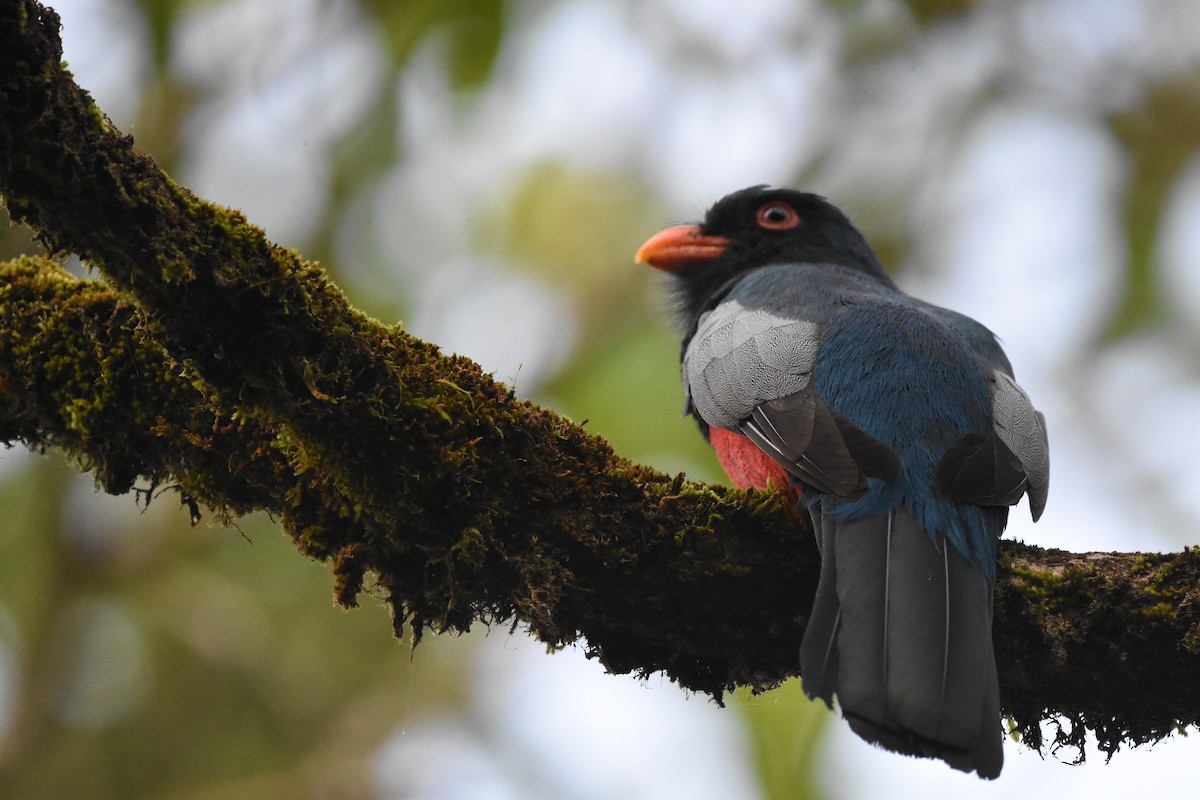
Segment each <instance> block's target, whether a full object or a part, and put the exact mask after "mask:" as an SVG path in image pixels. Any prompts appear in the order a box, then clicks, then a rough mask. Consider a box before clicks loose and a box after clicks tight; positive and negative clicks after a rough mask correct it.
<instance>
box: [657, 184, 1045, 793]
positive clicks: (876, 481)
mask: <svg viewBox="0 0 1200 800" xmlns="http://www.w3.org/2000/svg"><path fill="white" fill-rule="evenodd" d="M635 260H636V261H637V262H638V263H642V264H646V265H649V266H651V267H655V268H657V269H658V270H661V271H663V272H665V273H667V274H668V275H669V276H670V279H669V280H668V285H669V291H670V293H671V295H672V297H673V300H674V304H675V307H676V311H677V317H678V319H679V322H680V323H681V325H680V327H681V328H682V329H683V331H684V337H683V345H682V351H681V357H680V365H681V372H682V377H683V383H684V393H685V396H686V406H685V413H686V414H690V415H691V416H692V417H694V418H695V420H696V422H697V424H698V425H699V427H700V430H701V432H702V433H703V434H704V435H705V437H706V438H707V439H708V441H709V443H710V444H711V445H712V447H713V449H714V450H715V451H716V455H717V458H718V460H719V461H720V463H721V465H722V467H723V468H724V469H725V471H726V473H727V474H728V475H729V478H730V480H731V481H732V482H733V483H734V485H736V486H738V487H739V488H743V489H745V488H750V487H757V488H772V487H773V488H775V489H776V490H779V491H783V492H785V493H789V494H790V495H791V496H792V497H794V498H796V502H797V504H798V507H799V508H800V509H801V513H803V512H807V514H808V516H809V518H810V519H811V522H812V529H813V532H814V534H815V536H816V539H817V548H818V550H819V552H820V556H821V568H820V577H819V580H818V585H817V587H816V590H815V596H814V600H813V604H812V611H811V613H810V615H809V617H808V621H807V625H806V626H805V631H804V635H803V637H802V639H801V645H800V660H799V667H800V670H799V671H800V676H801V682H802V686H803V689H804V692H805V693H806V694H807V695H808V696H809V697H810V698H814V699H817V698H819V699H820V700H822V701H824V703H825V705H826V706H828V707H829V708H831V709H832V708H833V707H834V699H835V697H836V700H837V705H838V707H839V708H840V711H841V714H842V716H843V717H844V718H845V719H846V720H847V722H848V723H849V726H850V728H851V730H853V731H854V732H855V733H856V734H858V736H860V737H861V738H863V739H865V740H866V741H868V742H871V743H873V744H875V745H877V746H881V747H883V748H885V749H887V750H891V751H895V752H898V753H902V754H906V755H910V756H916V757H923V758H937V759H941V760H942V761H944V762H946V763H947V764H949V766H951V767H953V768H954V769H957V770H961V771H963V772H967V773H970V772H974V773H976V774H977V775H978V776H979V777H980V778H986V779H994V778H996V777H998V776H999V774H1000V771H1001V768H1002V766H1003V761H1004V756H1003V748H1002V744H1003V738H1004V730H1003V724H1002V720H1001V716H1000V692H999V682H998V678H997V672H996V663H995V656H994V650H993V644H992V614H993V599H992V595H993V590H994V586H995V580H996V560H997V549H998V542H999V539H1000V537H1001V535H1002V534H1003V531H1004V527H1005V525H1006V524H1007V521H1008V508H1009V506H1012V505H1015V504H1017V503H1018V501H1019V500H1020V499H1021V498H1022V497H1023V496H1024V497H1027V498H1028V503H1029V509H1030V513H1031V515H1032V517H1033V519H1034V521H1035V522H1036V521H1037V520H1038V519H1039V518H1040V517H1041V515H1042V512H1043V510H1044V509H1045V505H1046V495H1047V491H1048V487H1049V478H1050V459H1049V444H1048V439H1047V435H1046V420H1045V417H1044V416H1043V415H1042V414H1041V412H1039V411H1037V410H1036V409H1035V408H1034V407H1033V404H1032V402H1031V401H1030V399H1029V396H1028V395H1027V394H1026V393H1025V391H1024V390H1023V389H1022V388H1021V387H1020V386H1019V385H1018V384H1017V382H1016V380H1015V379H1014V377H1013V369H1012V365H1011V364H1010V363H1009V359H1008V357H1007V356H1006V355H1005V353H1004V351H1003V349H1002V348H1001V345H1000V343H999V341H998V339H997V337H996V336H995V335H994V334H993V333H992V332H991V331H990V330H988V329H987V328H986V327H984V326H983V325H982V324H980V323H978V322H976V321H975V320H973V319H971V318H969V317H967V316H965V315H963V314H959V313H956V312H954V311H951V310H948V309H945V308H941V307H939V306H936V305H933V304H930V303H927V302H924V301H921V300H919V299H917V298H914V297H912V296H910V295H908V294H906V293H904V292H903V291H902V290H901V289H900V288H899V287H898V286H897V284H896V283H895V282H894V281H893V280H892V278H891V277H890V276H889V275H888V273H887V272H886V271H885V270H884V268H883V266H882V265H881V264H880V262H879V259H878V258H877V257H876V255H875V253H874V251H873V250H872V249H871V247H870V245H869V244H868V243H867V240H866V238H865V237H864V236H863V234H862V233H861V232H860V231H859V230H858V229H857V228H856V227H855V226H854V224H853V223H852V222H851V221H850V219H849V218H848V217H847V216H846V215H845V214H843V213H842V212H841V211H840V210H839V209H838V208H836V207H835V206H834V205H833V204H831V203H830V202H828V201H827V200H825V199H824V198H823V197H821V196H819V195H816V194H811V193H807V192H801V191H797V190H793V189H788V188H772V187H769V186H752V187H750V188H747V189H742V190H739V191H735V192H733V193H731V194H729V195H727V196H725V197H724V198H722V199H720V200H719V201H717V202H716V203H715V204H713V205H712V207H711V208H709V209H708V211H707V212H706V213H705V215H704V218H703V220H702V221H700V222H698V223H696V224H687V225H676V226H672V227H669V228H667V229H665V230H663V231H661V232H659V233H658V234H655V235H654V236H652V237H651V238H650V239H648V240H647V241H646V242H645V243H644V244H643V245H642V246H641V248H639V249H638V251H637V253H636V256H635Z"/></svg>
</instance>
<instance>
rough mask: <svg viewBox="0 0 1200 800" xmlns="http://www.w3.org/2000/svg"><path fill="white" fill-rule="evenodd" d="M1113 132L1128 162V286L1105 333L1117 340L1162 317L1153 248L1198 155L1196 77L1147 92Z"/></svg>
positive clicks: (1199, 77)
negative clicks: (1182, 178)
mask: <svg viewBox="0 0 1200 800" xmlns="http://www.w3.org/2000/svg"><path fill="white" fill-rule="evenodd" d="M1112 129H1113V131H1114V132H1115V133H1116V135H1117V136H1118V137H1119V138H1120V139H1121V142H1122V143H1123V144H1124V145H1125V148H1126V149H1127V151H1128V153H1129V161H1130V174H1129V182H1128V185H1127V187H1126V190H1125V210H1124V217H1125V230H1126V234H1127V239H1128V242H1129V260H1128V266H1127V268H1126V269H1127V272H1126V284H1125V291H1124V292H1123V294H1122V304H1121V308H1120V309H1119V310H1118V312H1117V313H1116V315H1114V317H1113V321H1112V324H1111V326H1110V327H1109V330H1108V332H1107V335H1108V337H1109V338H1112V339H1117V338H1121V337H1123V336H1126V335H1128V334H1129V333H1131V332H1132V331H1134V330H1136V329H1138V328H1140V327H1142V326H1144V325H1147V324H1149V323H1151V322H1153V321H1154V320H1155V319H1156V318H1157V317H1158V316H1159V315H1160V314H1161V312H1162V296H1161V290H1160V288H1159V285H1158V276H1157V271H1156V265H1155V248H1156V245H1157V242H1158V234H1159V228H1160V225H1161V221H1162V217H1163V212H1164V211H1165V210H1166V206H1167V201H1168V200H1169V198H1170V195H1171V191H1172V190H1173V189H1174V188H1175V182H1176V180H1177V179H1178V178H1179V173H1180V170H1181V169H1182V168H1183V166H1184V165H1185V164H1186V163H1187V162H1188V161H1189V160H1190V159H1191V158H1193V157H1194V156H1195V155H1196V154H1197V152H1200V72H1192V73H1190V74H1186V75H1183V76H1181V77H1179V78H1177V79H1176V80H1174V81H1172V82H1171V83H1167V84H1164V85H1162V86H1159V87H1157V88H1155V89H1154V90H1153V91H1151V92H1149V93H1147V94H1146V95H1145V96H1144V97H1143V99H1142V102H1141V104H1140V105H1139V106H1138V107H1137V108H1135V109H1133V110H1132V111H1129V112H1127V113H1125V114H1121V115H1119V116H1117V117H1114V118H1113V120H1112Z"/></svg>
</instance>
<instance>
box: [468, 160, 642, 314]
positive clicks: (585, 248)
mask: <svg viewBox="0 0 1200 800" xmlns="http://www.w3.org/2000/svg"><path fill="white" fill-rule="evenodd" d="M665 218H666V213H665V212H664V211H663V210H662V209H661V208H660V207H659V206H658V204H657V203H656V202H654V201H653V200H652V199H651V195H650V193H649V192H648V191H647V190H646V189H645V187H644V186H643V185H642V184H641V183H640V182H639V181H637V180H636V179H634V178H633V177H631V176H628V175H621V174H614V173H612V172H591V171H587V170H583V169H579V168H577V167H567V166H565V165H562V164H559V163H556V162H542V163H540V164H536V165H534V166H533V167H531V168H530V169H529V170H527V171H526V172H525V173H524V174H523V175H522V176H521V177H520V178H518V180H517V181H516V184H515V185H514V187H513V189H512V193H511V194H510V196H509V199H508V202H507V205H506V206H505V209H504V216H503V217H502V218H501V219H500V220H497V221H496V222H495V223H494V224H493V225H492V226H487V227H485V228H484V230H483V231H481V233H482V237H481V238H482V239H483V246H484V247H489V246H493V247H494V246H495V245H494V244H493V243H500V249H501V251H502V252H501V255H503V256H506V257H508V258H511V259H513V260H515V261H517V262H519V263H521V264H522V265H523V266H528V267H530V268H532V270H533V271H534V272H536V273H537V274H538V275H540V276H542V277H544V278H546V279H548V280H551V281H553V282H555V283H558V284H565V285H568V286H570V287H573V288H582V289H583V291H585V292H588V293H590V292H592V291H597V290H600V291H603V287H604V286H609V287H620V286H622V285H623V284H624V283H626V282H625V281H622V280H620V276H621V272H622V271H626V274H630V275H632V274H633V273H634V269H635V267H634V264H633V254H634V252H636V250H637V247H638V245H640V244H641V243H642V241H643V240H644V239H645V238H646V237H647V236H648V235H649V234H651V233H653V232H654V230H656V229H657V228H658V227H661V226H662V225H661V223H663V222H665ZM614 273H615V274H616V279H614Z"/></svg>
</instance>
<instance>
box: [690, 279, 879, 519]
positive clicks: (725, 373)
mask: <svg viewBox="0 0 1200 800" xmlns="http://www.w3.org/2000/svg"><path fill="white" fill-rule="evenodd" d="M823 329H824V326H822V325H820V324H818V323H816V322H813V321H811V320H804V319H795V318H791V317H786V316H782V315H779V314H776V313H772V312H771V311H769V310H766V309H763V308H747V307H745V306H743V305H742V304H741V303H739V302H738V301H737V300H736V299H730V300H727V301H725V302H724V303H721V304H720V305H718V306H717V307H716V308H714V309H712V310H711V311H709V312H707V313H705V314H704V315H703V316H702V317H701V318H700V320H699V323H698V324H697V327H696V333H695V334H694V335H693V337H692V339H691V341H690V342H689V343H688V346H687V349H686V350H685V351H684V358H683V374H684V383H685V385H686V386H687V391H688V402H689V404H690V407H691V408H692V409H694V410H695V411H696V413H698V414H699V415H700V417H701V419H703V420H704V421H705V422H706V423H708V424H709V425H711V426H713V427H717V428H727V429H729V430H737V431H740V432H741V433H743V434H744V435H745V436H746V437H747V438H749V439H750V440H751V441H753V442H754V443H755V444H757V445H758V446H759V447H760V448H762V450H763V451H764V452H766V453H767V454H768V455H769V456H771V457H772V458H774V459H775V460H776V461H778V462H779V463H780V464H782V465H783V466H784V468H785V469H787V470H788V472H789V473H791V474H792V475H794V476H795V477H796V478H798V479H799V480H800V481H801V482H802V483H804V484H806V485H808V486H810V487H812V488H813V489H816V490H818V491H821V492H824V493H826V494H829V495H832V496H834V497H838V498H849V497H854V496H857V495H861V494H862V493H864V492H866V490H867V488H868V486H867V477H868V476H872V477H883V478H887V479H889V480H894V479H895V478H897V477H898V476H899V474H900V463H899V459H898V458H897V457H896V455H895V454H894V453H893V452H892V451H891V450H890V449H888V448H887V447H885V446H884V445H883V444H881V443H880V442H879V441H877V440H876V439H875V438H873V437H872V436H870V435H869V434H867V433H865V432H864V431H862V430H861V429H859V428H858V427H856V426H855V425H854V424H852V423H851V422H850V421H849V420H847V419H845V418H844V417H842V416H840V415H839V414H837V413H836V412H834V411H833V410H832V409H830V408H829V407H828V406H826V405H825V403H824V402H823V401H822V400H821V398H820V397H819V396H818V395H817V394H816V392H815V391H814V390H813V387H812V385H811V381H812V371H813V368H814V366H815V364H816V360H817V351H818V350H819V349H820V344H821V334H822V332H823Z"/></svg>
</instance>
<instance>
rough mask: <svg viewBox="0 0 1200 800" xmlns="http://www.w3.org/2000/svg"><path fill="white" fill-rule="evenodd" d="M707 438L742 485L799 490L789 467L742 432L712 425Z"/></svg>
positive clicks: (728, 470)
mask: <svg viewBox="0 0 1200 800" xmlns="http://www.w3.org/2000/svg"><path fill="white" fill-rule="evenodd" d="M708 440H709V442H710V443H711V444H712V447H713V450H715V451H716V452H717V460H718V461H720V462H721V467H722V468H723V469H724V470H725V474H726V475H728V476H729V479H730V480H731V481H733V484H734V486H737V487H738V488H739V489H750V488H755V489H767V488H772V487H773V488H774V489H775V490H776V491H781V492H786V493H788V494H798V493H799V492H798V491H797V490H796V489H795V488H794V487H793V486H792V482H791V481H790V480H788V473H787V470H785V469H784V468H783V465H782V464H780V463H779V462H778V461H776V460H775V459H773V458H771V457H770V456H769V455H767V454H766V453H764V452H763V451H762V450H760V449H759V448H758V446H757V445H756V444H754V442H752V441H750V440H749V439H747V438H746V437H745V436H742V435H741V434H740V433H734V432H733V431H729V430H725V429H724V428H709V430H708Z"/></svg>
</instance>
